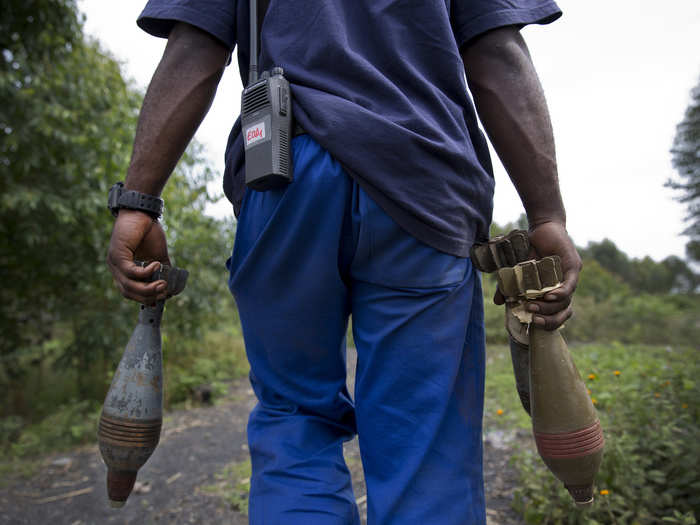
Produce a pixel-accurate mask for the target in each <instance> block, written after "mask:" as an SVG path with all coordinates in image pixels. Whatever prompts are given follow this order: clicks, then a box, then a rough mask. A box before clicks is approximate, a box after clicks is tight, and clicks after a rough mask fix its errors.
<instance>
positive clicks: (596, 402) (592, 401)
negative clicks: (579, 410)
mask: <svg viewBox="0 0 700 525" xmlns="http://www.w3.org/2000/svg"><path fill="white" fill-rule="evenodd" d="M591 403H593V404H594V405H597V404H598V400H597V399H596V398H595V397H592V398H591Z"/></svg>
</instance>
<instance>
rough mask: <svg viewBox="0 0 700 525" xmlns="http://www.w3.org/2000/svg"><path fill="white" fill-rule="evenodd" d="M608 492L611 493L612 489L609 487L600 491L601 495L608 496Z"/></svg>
mask: <svg viewBox="0 0 700 525" xmlns="http://www.w3.org/2000/svg"><path fill="white" fill-rule="evenodd" d="M608 494H610V491H609V490H608V489H603V490H601V491H600V495H601V496H607V495H608Z"/></svg>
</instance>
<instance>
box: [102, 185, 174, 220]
mask: <svg viewBox="0 0 700 525" xmlns="http://www.w3.org/2000/svg"><path fill="white" fill-rule="evenodd" d="M107 207H108V208H109V210H110V211H111V212H112V215H114V216H115V217H116V216H117V215H118V213H119V210H122V209H128V210H134V211H138V212H141V213H144V214H146V215H148V216H149V217H151V219H153V220H158V219H159V218H160V216H161V213H162V212H163V199H161V198H160V197H157V196H155V195H149V194H147V193H141V192H139V191H136V190H132V189H126V188H124V183H123V182H117V183H116V184H115V185H114V186H112V187H111V188H110V190H109V195H108V196H107Z"/></svg>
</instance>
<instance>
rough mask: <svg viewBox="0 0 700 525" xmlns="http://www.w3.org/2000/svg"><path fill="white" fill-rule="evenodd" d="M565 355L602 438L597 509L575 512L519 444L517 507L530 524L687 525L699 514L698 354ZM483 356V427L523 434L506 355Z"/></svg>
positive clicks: (614, 351)
mask: <svg viewBox="0 0 700 525" xmlns="http://www.w3.org/2000/svg"><path fill="white" fill-rule="evenodd" d="M570 350H571V352H572V355H573V357H574V361H575V362H576V365H577V367H578V369H579V372H580V373H581V376H582V377H583V379H584V382H585V383H586V385H587V387H588V388H589V390H590V393H591V397H592V399H594V400H595V406H596V407H597V409H598V413H599V416H600V419H601V423H602V425H603V429H604V432H605V438H606V449H605V455H604V459H603V464H602V466H601V470H600V472H599V475H598V478H597V491H598V494H597V502H596V503H595V505H594V507H593V508H592V509H590V510H588V511H587V512H582V511H578V510H576V509H575V508H574V506H573V504H572V503H571V500H570V497H569V496H568V494H567V492H566V490H565V489H564V488H563V487H562V486H561V483H560V482H559V481H558V480H556V479H555V478H554V477H553V476H552V475H551V474H550V473H549V472H548V471H547V469H546V468H545V467H544V465H543V463H542V461H541V460H540V459H539V457H538V456H537V455H536V451H535V449H534V447H533V446H531V445H529V444H528V445H526V446H522V447H520V449H519V451H518V452H517V453H516V455H515V457H514V465H515V467H516V469H517V470H518V471H519V474H520V484H519V487H518V489H517V490H516V508H517V509H518V510H519V511H520V512H521V513H522V514H523V515H524V517H525V518H526V520H527V522H528V523H536V524H545V523H551V524H559V523H562V524H582V525H595V524H597V523H606V524H607V523H615V524H629V525H637V524H638V525H646V524H652V523H659V522H661V521H664V522H669V523H695V521H694V520H695V518H696V516H698V515H699V513H700V474H698V469H697V465H698V464H700V441H699V440H698V439H697V438H698V436H700V405H699V403H698V398H699V397H700V383H699V381H698V379H697V378H698V377H699V376H700V364H699V363H698V359H697V350H696V349H691V348H683V347H670V346H665V347H664V346H654V347H652V346H644V345H622V344H618V343H611V344H586V345H574V346H572V347H571V348H570ZM487 352H488V354H487V355H488V360H487V376H486V404H485V407H486V412H485V426H486V428H487V429H489V428H491V429H493V428H497V429H503V430H515V429H519V428H529V425H530V423H529V419H528V417H527V415H526V414H525V412H524V410H523V409H522V407H521V406H520V402H519V399H518V397H517V394H516V392H515V386H514V379H513V375H512V369H511V364H510V354H509V350H508V349H507V347H504V346H492V347H489V349H488V351H487ZM499 409H500V410H502V411H503V413H502V414H501V415H498V413H497V411H498V410H499ZM516 446H517V444H516ZM601 491H602V493H601Z"/></svg>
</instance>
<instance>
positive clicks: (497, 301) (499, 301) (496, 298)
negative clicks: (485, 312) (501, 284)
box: [493, 289, 506, 306]
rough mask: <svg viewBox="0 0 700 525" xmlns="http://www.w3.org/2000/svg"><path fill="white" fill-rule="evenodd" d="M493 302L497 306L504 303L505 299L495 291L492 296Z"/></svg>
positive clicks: (498, 291)
mask: <svg viewBox="0 0 700 525" xmlns="http://www.w3.org/2000/svg"><path fill="white" fill-rule="evenodd" d="M493 302H494V304H497V305H499V306H500V305H502V304H504V303H505V302H506V299H505V297H503V294H502V293H501V291H500V290H498V289H496V293H495V294H493Z"/></svg>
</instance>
